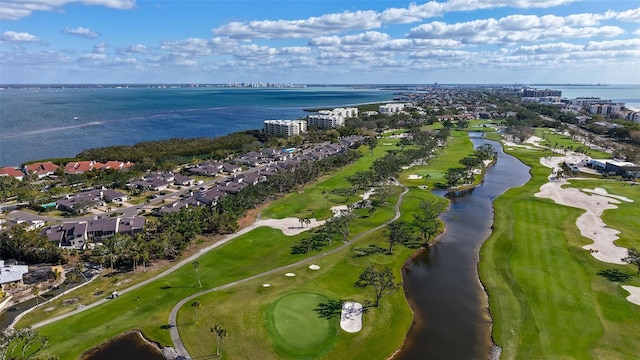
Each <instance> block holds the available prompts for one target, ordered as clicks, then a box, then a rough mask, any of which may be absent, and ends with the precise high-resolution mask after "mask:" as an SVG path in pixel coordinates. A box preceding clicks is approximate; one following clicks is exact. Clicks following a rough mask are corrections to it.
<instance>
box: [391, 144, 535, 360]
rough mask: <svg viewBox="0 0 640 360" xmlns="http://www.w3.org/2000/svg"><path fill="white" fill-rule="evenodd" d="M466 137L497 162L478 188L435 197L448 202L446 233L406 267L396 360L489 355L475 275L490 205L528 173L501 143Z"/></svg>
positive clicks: (484, 308) (486, 319) (484, 306)
mask: <svg viewBox="0 0 640 360" xmlns="http://www.w3.org/2000/svg"><path fill="white" fill-rule="evenodd" d="M470 134H471V136H472V141H473V143H474V146H476V147H477V146H481V145H483V144H487V143H488V144H491V145H493V146H494V148H495V149H496V150H497V151H498V161H497V162H496V163H495V165H494V166H493V167H491V168H490V169H489V170H488V171H487V173H486V174H485V178H484V180H483V182H482V183H481V184H480V185H479V186H477V187H476V188H474V189H471V190H468V191H465V192H457V193H449V194H447V193H445V192H440V193H439V195H441V196H447V197H449V198H450V200H451V206H450V208H449V210H448V211H447V212H446V213H445V214H443V215H442V217H441V219H442V220H443V221H444V222H445V226H446V230H445V232H444V233H443V234H442V235H441V236H440V237H439V238H438V241H437V243H436V244H435V245H434V246H432V247H431V248H429V249H423V250H420V251H418V252H417V253H416V254H414V256H412V258H411V259H409V260H408V261H407V263H406V264H405V268H404V271H403V280H404V287H405V289H404V290H405V293H406V295H407V298H408V300H409V303H410V304H411V308H412V309H413V312H414V323H413V325H412V327H411V329H410V330H409V333H408V334H407V338H406V340H405V344H404V345H403V347H402V348H401V349H400V350H399V352H398V353H397V354H396V355H395V356H394V359H402V360H417V359H420V360H424V359H465V360H466V359H487V358H489V354H490V352H491V351H492V346H493V342H492V340H491V318H490V315H489V310H488V302H487V296H486V293H485V291H484V289H483V287H482V284H481V283H480V280H479V277H478V270H477V265H478V259H479V252H480V247H481V246H482V243H483V242H484V241H485V240H486V239H487V238H488V237H489V235H490V234H491V225H492V223H493V200H494V199H495V198H496V197H497V196H498V195H500V194H502V193H503V192H505V191H506V190H508V189H509V188H512V187H518V186H521V185H523V184H525V183H526V182H527V181H528V180H529V179H530V176H529V167H527V166H526V165H524V164H522V163H521V162H520V161H519V160H518V159H516V158H515V157H513V156H511V155H508V154H505V153H504V152H503V151H502V147H501V146H500V144H499V143H497V142H495V141H490V140H485V139H482V138H480V137H481V136H482V135H481V133H470ZM495 350H496V349H495V348H493V351H495Z"/></svg>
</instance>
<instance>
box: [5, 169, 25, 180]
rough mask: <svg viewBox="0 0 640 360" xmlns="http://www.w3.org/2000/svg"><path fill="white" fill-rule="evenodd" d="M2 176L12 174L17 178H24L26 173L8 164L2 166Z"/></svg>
mask: <svg viewBox="0 0 640 360" xmlns="http://www.w3.org/2000/svg"><path fill="white" fill-rule="evenodd" d="M0 176H11V177H12V178H15V179H17V180H22V178H24V173H23V172H22V171H20V170H19V169H16V168H14V167H12V166H6V167H3V168H0Z"/></svg>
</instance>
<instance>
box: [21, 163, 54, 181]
mask: <svg viewBox="0 0 640 360" xmlns="http://www.w3.org/2000/svg"><path fill="white" fill-rule="evenodd" d="M23 170H24V172H25V174H36V175H38V178H39V179H42V178H43V177H46V176H49V175H53V174H54V173H55V172H56V170H58V165H56V164H54V163H52V162H51V161H47V162H37V163H33V164H29V165H25V166H24V168H23Z"/></svg>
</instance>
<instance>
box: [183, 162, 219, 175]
mask: <svg viewBox="0 0 640 360" xmlns="http://www.w3.org/2000/svg"><path fill="white" fill-rule="evenodd" d="M186 171H188V172H190V173H192V174H196V175H202V176H216V175H217V174H218V173H219V172H220V171H222V163H219V162H209V161H207V162H203V163H201V164H198V165H196V166H194V167H190V168H187V169H186Z"/></svg>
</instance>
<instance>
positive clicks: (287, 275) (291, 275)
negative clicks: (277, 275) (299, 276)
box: [284, 273, 296, 277]
mask: <svg viewBox="0 0 640 360" xmlns="http://www.w3.org/2000/svg"><path fill="white" fill-rule="evenodd" d="M284 276H286V277H294V276H296V274H294V273H286V274H284Z"/></svg>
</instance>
